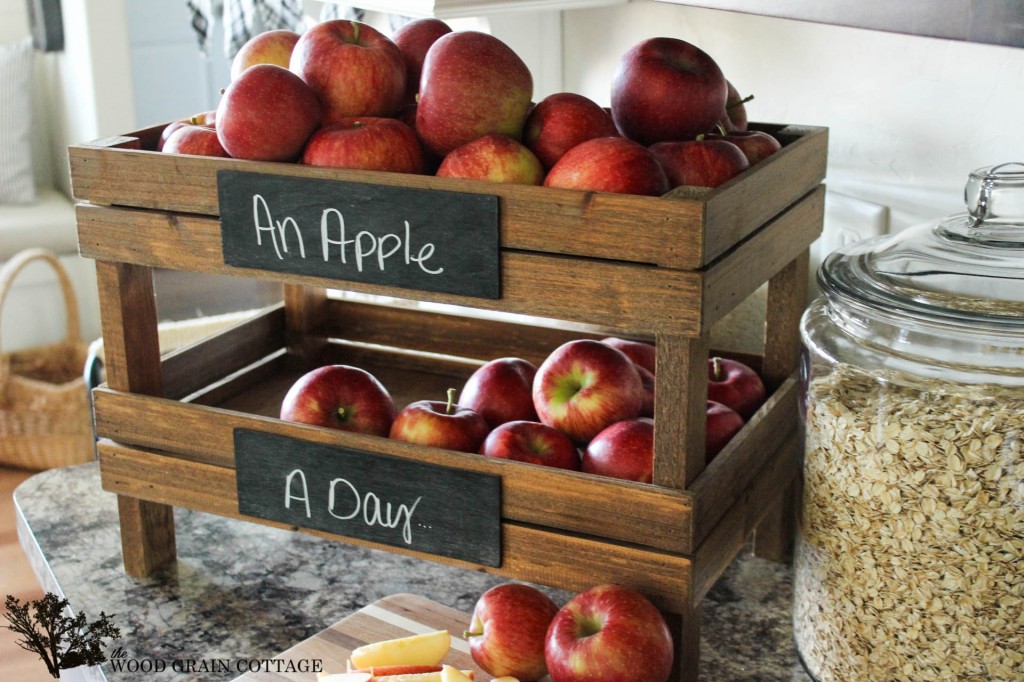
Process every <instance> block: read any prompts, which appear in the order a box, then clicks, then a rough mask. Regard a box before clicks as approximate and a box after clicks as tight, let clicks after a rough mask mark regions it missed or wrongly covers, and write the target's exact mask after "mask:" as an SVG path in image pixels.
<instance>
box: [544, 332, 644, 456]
mask: <svg viewBox="0 0 1024 682" xmlns="http://www.w3.org/2000/svg"><path fill="white" fill-rule="evenodd" d="M643 402H644V394H643V384H642V383H641V381H640V374H639V373H638V372H637V371H636V366H635V365H634V364H633V361H632V360H630V359H629V358H628V357H626V355H625V354H624V353H622V351H619V350H616V349H615V348H612V347H611V346H606V345H605V344H603V343H601V342H599V341H592V340H590V339H577V340H575V341H569V342H567V343H564V344H562V345H561V346H559V347H558V348H556V349H555V350H554V352H552V353H551V355H549V356H548V357H547V359H545V360H544V362H543V363H541V366H540V367H538V368H537V376H536V377H535V378H534V381H533V406H534V408H536V410H537V415H538V416H539V417H540V421H541V422H543V423H545V424H547V425H548V426H552V427H554V428H556V429H558V430H559V431H562V432H563V433H565V434H566V435H567V436H569V437H570V438H572V439H573V440H574V441H575V442H577V443H586V442H587V441H589V440H590V439H591V438H593V437H594V436H596V435H597V434H598V433H599V432H600V431H601V430H603V429H604V428H605V427H607V426H609V425H611V424H613V423H615V422H617V421H622V420H624V419H632V418H633V417H636V416H637V415H639V414H640V410H641V409H642V408H643Z"/></svg>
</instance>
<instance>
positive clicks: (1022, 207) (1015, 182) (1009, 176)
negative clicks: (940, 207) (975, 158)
mask: <svg viewBox="0 0 1024 682" xmlns="http://www.w3.org/2000/svg"><path fill="white" fill-rule="evenodd" d="M964 200H965V201H966V202H967V212H968V213H970V214H971V216H972V217H974V218H975V221H976V223H975V226H977V225H979V224H980V223H983V222H984V221H986V220H996V219H1001V218H1002V219H1006V218H1018V219H1019V220H1020V222H1021V223H1024V163H1021V162H1018V161H1014V162H1010V163H1002V164H999V165H998V166H990V167H988V168H979V169H978V170H976V171H974V172H972V173H971V174H970V175H969V176H968V178H967V186H966V187H965V188H964Z"/></svg>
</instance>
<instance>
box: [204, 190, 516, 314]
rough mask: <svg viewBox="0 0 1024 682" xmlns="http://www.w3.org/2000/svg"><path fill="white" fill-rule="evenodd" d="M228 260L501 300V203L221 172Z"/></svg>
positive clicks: (490, 197) (495, 199)
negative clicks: (499, 216) (499, 209)
mask: <svg viewBox="0 0 1024 682" xmlns="http://www.w3.org/2000/svg"><path fill="white" fill-rule="evenodd" d="M217 190H218V202H219V208H220V224H221V244H222V247H223V251H224V263H225V264H227V265H231V266H235V267H240V268H255V269H259V270H270V271H273V272H284V273H291V274H297V275H310V276H313V277H325V278H330V279H338V280H344V281H350V282H363V283H368V284H383V285H387V286H396V287H402V288H405V289H414V290H417V291H431V292H436V293H446V294H459V295H463V296H473V297H477V298H487V299H499V298H501V273H500V257H499V226H498V197H496V196H494V195H489V194H469V193H464V192H447V191H441V190H424V189H417V188H413V187H391V186H386V185H371V184H366V183H360V182H345V181H340V180H323V179H319V178H297V177H290V176H285V175H269V174H265V173H247V172H241V171H231V170H221V171H218V173H217Z"/></svg>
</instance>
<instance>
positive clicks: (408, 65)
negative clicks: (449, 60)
mask: <svg viewBox="0 0 1024 682" xmlns="http://www.w3.org/2000/svg"><path fill="white" fill-rule="evenodd" d="M451 32H452V27H451V26H449V25H448V24H446V23H444V22H443V21H441V20H440V19H434V18H427V19H416V20H415V21H410V22H409V23H408V24H405V25H403V26H402V27H401V28H399V29H398V30H397V31H395V35H394V37H393V38H392V40H394V41H395V45H397V46H398V51H399V52H401V53H402V59H403V60H404V61H405V97H406V102H408V103H412V102H415V101H416V94H417V93H418V92H419V91H420V75H421V74H422V73H423V60H424V59H426V57H427V50H429V49H430V46H431V45H433V44H434V43H435V42H437V39H438V38H440V37H441V36H443V35H447V34H449V33H451Z"/></svg>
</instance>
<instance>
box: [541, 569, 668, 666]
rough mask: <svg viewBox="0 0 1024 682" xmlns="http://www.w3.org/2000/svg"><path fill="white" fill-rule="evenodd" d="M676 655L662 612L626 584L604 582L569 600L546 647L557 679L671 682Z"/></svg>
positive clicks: (553, 622)
mask: <svg viewBox="0 0 1024 682" xmlns="http://www.w3.org/2000/svg"><path fill="white" fill-rule="evenodd" d="M674 655H675V651H674V646H673V644H672V633H671V632H670V631H669V629H668V625H667V624H666V623H665V619H664V618H663V617H662V615H661V613H660V612H659V611H658V609H657V608H656V607H655V606H654V605H653V604H651V602H650V601H648V600H647V598H646V597H644V596H643V595H642V594H640V593H639V592H637V591H636V590H634V589H632V588H629V587H625V586H622V585H598V586H597V587H592V588H591V589H589V590H587V591H586V592H581V593H580V594H578V595H576V596H575V597H573V598H572V599H571V600H569V603H567V604H566V605H565V606H563V607H562V609H561V610H560V611H559V612H558V613H557V614H556V615H555V617H554V620H552V621H551V626H550V627H549V628H548V634H547V641H546V644H545V647H544V657H545V660H546V661H547V666H548V672H549V673H550V674H551V679H552V682H623V681H624V680H638V681H642V682H666V680H668V678H669V675H670V674H671V672H672V661H673V657H674Z"/></svg>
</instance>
